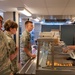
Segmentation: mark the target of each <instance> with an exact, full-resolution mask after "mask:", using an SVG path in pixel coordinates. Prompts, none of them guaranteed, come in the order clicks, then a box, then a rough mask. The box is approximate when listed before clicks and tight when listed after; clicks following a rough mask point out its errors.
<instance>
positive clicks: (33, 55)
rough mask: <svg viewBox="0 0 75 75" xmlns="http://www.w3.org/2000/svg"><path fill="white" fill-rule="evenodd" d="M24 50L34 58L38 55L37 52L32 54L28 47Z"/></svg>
mask: <svg viewBox="0 0 75 75" xmlns="http://www.w3.org/2000/svg"><path fill="white" fill-rule="evenodd" d="M24 51H25V52H26V54H27V55H28V56H30V57H32V58H35V57H36V55H35V54H32V53H31V52H30V51H29V50H28V49H27V48H24Z"/></svg>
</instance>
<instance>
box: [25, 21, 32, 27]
mask: <svg viewBox="0 0 75 75" xmlns="http://www.w3.org/2000/svg"><path fill="white" fill-rule="evenodd" d="M28 23H33V22H32V21H26V22H25V26H27V24H28Z"/></svg>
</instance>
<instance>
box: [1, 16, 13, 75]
mask: <svg viewBox="0 0 75 75" xmlns="http://www.w3.org/2000/svg"><path fill="white" fill-rule="evenodd" d="M2 20H3V18H1V17H0V26H1V27H2ZM8 50H9V47H8V44H7V39H6V36H5V35H4V33H3V32H2V31H1V30H0V75H13V72H12V69H11V61H10V59H9V58H8V56H7V52H8Z"/></svg>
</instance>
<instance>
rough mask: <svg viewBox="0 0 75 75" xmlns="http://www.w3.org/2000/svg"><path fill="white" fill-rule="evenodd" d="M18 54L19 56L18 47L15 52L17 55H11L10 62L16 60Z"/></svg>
mask: <svg viewBox="0 0 75 75" xmlns="http://www.w3.org/2000/svg"><path fill="white" fill-rule="evenodd" d="M17 54H18V47H16V51H15V53H13V54H11V55H10V60H13V59H15V58H16V56H17Z"/></svg>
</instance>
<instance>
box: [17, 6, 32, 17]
mask: <svg viewBox="0 0 75 75" xmlns="http://www.w3.org/2000/svg"><path fill="white" fill-rule="evenodd" d="M17 9H18V11H19V12H20V13H22V14H24V15H26V16H31V13H30V12H29V11H28V10H26V9H25V8H24V7H18V8H17Z"/></svg>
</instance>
